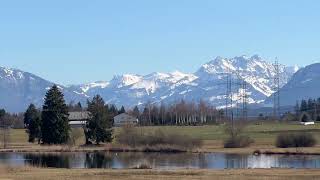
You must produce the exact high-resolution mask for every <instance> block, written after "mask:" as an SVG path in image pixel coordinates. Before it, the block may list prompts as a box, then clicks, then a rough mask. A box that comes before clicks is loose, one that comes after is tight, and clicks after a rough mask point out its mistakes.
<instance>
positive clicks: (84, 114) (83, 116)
mask: <svg viewBox="0 0 320 180" xmlns="http://www.w3.org/2000/svg"><path fill="white" fill-rule="evenodd" d="M89 118H90V115H89V112H88V111H80V112H69V124H70V126H71V127H72V128H77V127H82V126H83V125H85V124H86V122H87V121H88V120H89Z"/></svg>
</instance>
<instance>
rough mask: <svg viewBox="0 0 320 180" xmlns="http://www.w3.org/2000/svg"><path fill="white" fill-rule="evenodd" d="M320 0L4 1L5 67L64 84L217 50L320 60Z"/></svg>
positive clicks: (0, 61) (168, 66) (0, 46)
mask: <svg viewBox="0 0 320 180" xmlns="http://www.w3.org/2000/svg"><path fill="white" fill-rule="evenodd" d="M319 9H320V1H317V0H314V1H311V0H303V1H302V0H296V1H294V0H265V1H263V0H251V1H248V0H247V1H244V0H241V1H238V0H233V1H228V0H223V1H222V0H219V1H218V0H217V1H215V0H126V1H125V0H114V1H111V0H110V1H109V0H101V1H98V0H54V1H43V0H38V1H35V0H28V1H26V0H20V1H19V0H10V1H4V0H3V1H0V66H7V67H13V68H19V69H22V70H25V71H28V72H32V73H34V74H36V75H39V76H41V77H44V78H46V79H48V80H51V81H54V82H57V83H61V84H76V83H84V82H91V81H97V80H110V79H111V78H112V76H113V75H115V74H123V73H134V74H148V73H151V72H154V71H163V72H170V71H174V70H180V71H183V72H194V71H196V70H197V69H198V68H199V67H200V65H201V64H203V63H205V62H207V61H210V60H211V59H213V58H214V57H216V56H223V57H234V56H240V55H244V54H246V55H253V54H259V55H261V56H262V57H266V58H269V59H271V60H273V59H274V57H276V56H277V57H278V58H279V61H280V62H281V63H283V64H289V65H294V64H298V65H300V66H303V65H307V64H310V63H313V62H316V61H318V60H319V58H320V46H319V45H320V10H319Z"/></svg>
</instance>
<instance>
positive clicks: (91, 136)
mask: <svg viewBox="0 0 320 180" xmlns="http://www.w3.org/2000/svg"><path fill="white" fill-rule="evenodd" d="M88 111H89V112H90V116H91V118H90V119H89V121H88V122H87V123H86V128H85V135H86V143H87V144H91V143H93V142H95V143H97V144H100V142H111V141H112V139H113V138H112V133H113V131H112V118H113V116H111V115H110V113H108V109H107V107H106V106H105V102H104V100H103V99H102V98H101V97H100V96H99V95H96V96H94V97H93V99H92V101H88Z"/></svg>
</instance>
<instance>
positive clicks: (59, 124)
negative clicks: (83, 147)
mask: <svg viewBox="0 0 320 180" xmlns="http://www.w3.org/2000/svg"><path fill="white" fill-rule="evenodd" d="M88 111H89V113H90V118H89V120H88V121H87V122H86V124H85V126H84V128H83V129H84V134H85V139H86V144H92V143H97V144H99V143H101V142H111V141H112V117H110V116H109V115H108V112H107V111H106V108H105V102H104V101H103V99H102V98H101V97H100V96H99V95H97V96H95V97H94V98H93V99H92V100H91V101H88ZM68 117H69V113H68V106H67V105H66V102H65V100H64V95H63V93H62V92H61V91H60V90H59V88H58V87H57V86H56V85H54V86H53V87H52V88H51V89H50V90H49V91H48V92H47V93H46V96H45V102H44V105H43V107H42V111H40V110H38V109H37V108H36V107H35V105H33V104H30V106H29V107H28V109H27V111H26V112H25V114H24V123H25V126H26V128H27V132H28V134H29V142H35V141H38V143H39V144H40V143H42V144H65V143H67V142H68V141H69V140H70V131H71V129H70V125H69V119H68Z"/></svg>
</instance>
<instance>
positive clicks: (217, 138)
mask: <svg viewBox="0 0 320 180" xmlns="http://www.w3.org/2000/svg"><path fill="white" fill-rule="evenodd" d="M138 128H141V131H150V132H154V131H156V130H157V129H161V130H162V131H163V132H164V133H166V132H167V133H172V132H175V133H178V134H181V135H188V136H190V137H194V138H198V139H201V140H202V141H203V146H202V147H201V148H199V149H197V150H195V151H197V152H226V153H253V151H255V150H261V151H273V152H287V151H290V152H291V151H293V152H296V151H300V152H306V153H319V152H320V146H319V145H316V146H315V147H310V148H299V149H297V148H286V149H281V148H276V147H275V140H276V137H277V135H278V134H279V133H283V132H309V133H312V134H313V135H314V137H316V139H317V141H318V142H320V124H316V125H311V126H303V125H300V124H297V123H293V122H268V121H260V122H251V123H249V124H248V125H247V126H246V127H245V129H244V130H243V134H244V135H248V136H249V137H251V138H253V139H254V141H255V142H254V143H253V144H252V145H251V146H250V147H247V148H229V149H227V148H223V140H224V139H226V138H227V137H228V135H227V134H226V133H225V125H223V124H221V125H206V126H146V127H138ZM73 132H74V133H72V134H76V135H74V136H75V140H76V141H75V144H74V145H66V146H65V147H64V146H51V148H53V149H55V150H57V149H59V148H62V149H64V150H65V151H68V149H69V150H72V149H73V150H76V149H77V150H81V149H82V150H83V149H90V148H95V149H98V150H103V149H104V148H105V147H106V146H108V147H110V146H118V143H117V136H118V134H119V132H120V128H115V130H114V136H115V139H114V142H113V143H112V144H109V145H105V146H99V147H83V146H82V145H83V144H84V137H83V133H82V130H81V129H73ZM8 149H9V150H15V151H19V150H21V151H32V150H45V149H48V146H40V145H37V144H30V143H28V142H27V134H26V132H25V130H23V129H12V130H11V131H10V143H9V146H8V148H7V150H8ZM0 151H1V149H0ZM2 151H4V149H2Z"/></svg>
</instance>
